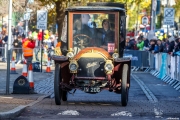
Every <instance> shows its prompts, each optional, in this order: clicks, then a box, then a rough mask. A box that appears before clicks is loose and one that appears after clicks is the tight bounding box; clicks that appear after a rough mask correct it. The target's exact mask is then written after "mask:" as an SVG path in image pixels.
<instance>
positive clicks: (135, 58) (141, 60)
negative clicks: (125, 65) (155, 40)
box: [123, 50, 150, 71]
mask: <svg viewBox="0 0 180 120" xmlns="http://www.w3.org/2000/svg"><path fill="white" fill-rule="evenodd" d="M123 57H130V58H131V66H132V67H134V69H133V70H136V71H137V70H138V69H144V68H146V69H147V68H149V67H150V64H149V52H147V51H139V50H125V51H124V56H123Z"/></svg>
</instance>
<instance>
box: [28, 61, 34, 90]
mask: <svg viewBox="0 0 180 120" xmlns="http://www.w3.org/2000/svg"><path fill="white" fill-rule="evenodd" d="M28 81H29V87H30V93H34V80H33V68H32V64H30V65H29V68H28Z"/></svg>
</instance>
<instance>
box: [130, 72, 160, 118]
mask: <svg viewBox="0 0 180 120" xmlns="http://www.w3.org/2000/svg"><path fill="white" fill-rule="evenodd" d="M131 76H132V77H133V78H134V80H135V81H136V82H137V83H138V84H139V86H140V87H141V89H142V90H143V92H144V94H145V95H146V97H147V98H148V100H149V101H150V102H151V103H154V114H155V118H163V117H162V115H163V110H161V109H157V108H156V103H157V102H158V99H157V98H156V97H155V95H154V94H153V93H152V92H151V91H150V90H149V88H148V87H147V86H146V85H145V84H144V82H143V81H142V80H140V79H139V78H138V77H137V76H136V75H132V74H131Z"/></svg>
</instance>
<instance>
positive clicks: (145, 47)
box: [143, 36, 149, 50]
mask: <svg viewBox="0 0 180 120" xmlns="http://www.w3.org/2000/svg"><path fill="white" fill-rule="evenodd" d="M143 41H144V48H143V49H144V50H146V49H147V48H148V47H149V40H148V39H147V36H144V37H143Z"/></svg>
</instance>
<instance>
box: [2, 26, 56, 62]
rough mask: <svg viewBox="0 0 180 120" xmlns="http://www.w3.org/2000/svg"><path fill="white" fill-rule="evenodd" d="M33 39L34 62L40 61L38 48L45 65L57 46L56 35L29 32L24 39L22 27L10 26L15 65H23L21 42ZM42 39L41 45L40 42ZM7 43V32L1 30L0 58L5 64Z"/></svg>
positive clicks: (45, 31)
mask: <svg viewBox="0 0 180 120" xmlns="http://www.w3.org/2000/svg"><path fill="white" fill-rule="evenodd" d="M29 37H31V39H32V38H33V40H34V42H35V48H34V58H35V60H36V61H39V59H40V54H39V53H40V48H42V51H43V61H44V62H45V63H46V62H47V61H48V57H51V56H52V55H53V54H54V48H55V47H56V44H57V34H53V33H52V32H51V31H48V30H44V32H43V31H42V30H39V31H36V30H35V31H29V32H28V36H27V37H25V31H24V30H23V28H22V25H21V24H20V23H18V25H17V26H16V27H14V26H12V39H11V43H12V45H11V50H12V54H11V56H10V58H12V56H13V57H14V58H15V60H16V62H15V63H17V64H19V63H23V59H24V58H23V57H24V56H23V51H22V49H23V48H22V46H23V41H24V40H26V39H29ZM42 39H43V43H42V42H41V41H42ZM7 43H8V31H7V30H6V29H3V30H2V31H0V57H1V58H2V61H4V62H6V60H7V56H6V54H5V53H6V51H5V50H6V48H7ZM40 43H42V44H40Z"/></svg>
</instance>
